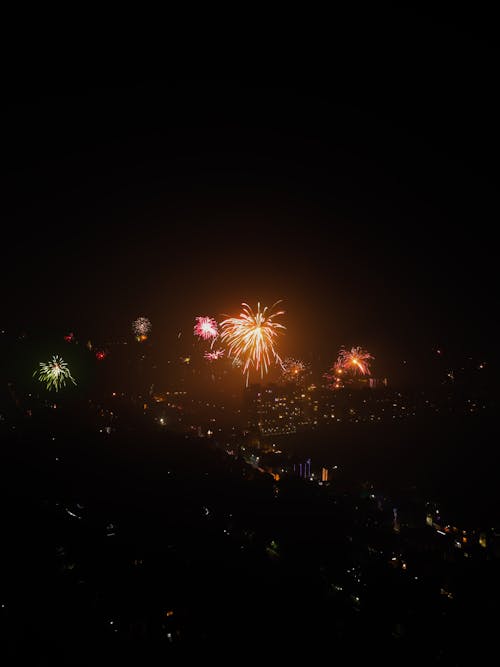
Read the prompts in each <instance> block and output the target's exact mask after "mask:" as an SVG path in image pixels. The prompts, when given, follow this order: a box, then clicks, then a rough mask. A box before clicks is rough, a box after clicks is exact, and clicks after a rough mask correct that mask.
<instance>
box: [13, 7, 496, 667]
mask: <svg viewBox="0 0 500 667" xmlns="http://www.w3.org/2000/svg"><path fill="white" fill-rule="evenodd" d="M397 34H398V35H399V36H398V37H396V36H395V35H394V34H393V33H391V35H390V38H389V37H387V39H384V40H382V39H380V42H379V41H377V40H375V41H376V42H377V46H374V47H373V49H374V50H373V49H372V47H371V46H370V48H369V46H368V45H367V44H365V46H364V48H363V49H361V48H360V49H359V50H358V52H357V55H358V57H359V59H360V60H359V63H358V61H357V60H356V61H354V60H353V61H350V62H349V66H348V67H347V66H346V67H341V66H340V61H339V63H336V65H335V66H336V67H338V68H339V69H338V71H336V70H335V67H333V65H332V69H330V68H329V67H327V63H328V61H327V60H326V59H323V66H322V67H321V68H320V67H318V68H316V69H315V70H314V72H312V73H311V74H310V75H309V76H306V77H302V76H301V75H300V73H299V71H297V76H296V77H295V78H291V77H290V78H289V77H286V76H283V78H282V79H279V78H278V79H277V80H273V81H268V80H264V78H259V79H258V80H257V79H252V80H245V78H244V77H243V76H241V77H237V78H231V77H229V78H224V77H221V78H216V77H214V78H201V77H200V78H196V77H193V78H189V77H185V78H182V77H179V78H178V79H173V80H169V79H168V78H166V77H164V76H162V77H158V78H155V77H154V76H153V75H151V76H146V75H145V74H144V72H142V71H140V69H139V68H135V69H133V70H130V71H129V72H128V74H127V76H123V77H121V76H119V75H118V74H115V76H114V77H111V78H110V77H108V76H106V75H105V73H104V72H103V71H96V72H93V71H92V72H91V71H90V68H89V69H88V70H86V69H85V67H83V68H82V69H81V70H78V71H76V70H72V76H71V77H70V76H63V73H62V70H61V74H60V75H58V73H57V72H52V73H51V75H48V74H44V75H42V74H38V73H37V72H36V70H35V69H33V70H31V71H30V73H27V74H26V76H24V77H17V76H16V77H15V78H13V79H12V80H6V82H5V84H4V93H5V99H6V102H5V104H4V105H3V108H2V111H1V113H2V121H3V122H2V127H3V139H4V141H3V151H2V153H3V164H4V179H3V181H4V190H5V194H4V196H3V198H2V208H3V215H2V218H3V221H4V226H3V229H4V243H3V244H2V246H3V253H2V264H3V267H4V279H3V281H2V317H1V318H0V358H1V364H0V380H1V381H0V436H1V457H2V460H1V467H0V471H1V481H0V493H1V514H0V517H1V525H2V549H1V556H0V565H1V567H0V638H1V646H2V650H1V656H2V664H4V665H13V666H14V665H21V664H29V665H33V666H44V667H45V666H46V665H47V667H48V666H49V665H52V666H59V665H61V666H66V665H68V666H70V665H71V666H74V667H78V666H82V667H83V666H87V665H88V666H90V665H101V664H102V665H115V664H116V665H118V664H123V663H127V664H128V663H129V662H130V664H134V665H159V664H186V661H188V660H189V659H191V658H194V657H195V656H198V655H202V656H203V659H204V660H205V661H206V660H209V661H211V660H212V659H215V660H218V661H219V662H225V661H229V660H231V662H234V661H241V660H243V661H245V659H247V658H249V657H250V656H253V655H255V659H256V660H259V661H260V662H263V664H267V662H276V661H278V660H280V659H282V660H285V661H286V662H288V661H289V659H290V658H292V659H294V657H295V658H296V659H297V660H298V659H299V655H301V654H302V653H303V654H304V655H305V656H307V659H309V660H317V659H327V660H329V661H333V662H337V663H338V664H342V665H343V664H354V665H357V664H369V663H370V662H372V663H373V662H379V661H382V664H386V665H392V664H394V665H396V664H397V665H401V664H429V665H453V666H458V665H470V664H474V663H475V662H482V661H484V660H486V659H489V658H488V656H489V655H490V654H491V652H492V651H493V655H495V654H496V653H497V650H496V644H495V638H496V637H495V633H494V631H493V629H494V628H495V625H496V620H497V618H498V616H499V614H500V483H499V472H498V471H499V469H500V455H499V454H498V387H499V376H498V369H497V367H498V363H497V358H496V357H497V351H496V344H497V342H496V337H495V332H496V328H497V327H496V324H495V322H496V313H495V311H496V290H495V289H494V287H495V286H496V282H497V281H496V272H497V270H496V263H497V262H496V244H495V241H494V235H493V232H492V229H493V228H494V224H495V220H496V214H495V211H496V210H497V208H498V201H497V200H498V197H497V193H496V188H497V181H498V164H497V159H496V155H497V153H498V149H499V148H500V142H499V130H498V112H499V107H498V101H497V100H496V96H495V91H494V90H493V88H494V86H493V81H494V80H495V79H494V76H495V73H496V70H497V65H498V44H495V43H494V42H493V41H492V38H491V35H489V36H488V35H485V34H483V33H482V32H481V31H480V30H479V28H478V26H477V25H476V24H474V22H471V23H469V22H468V21H466V20H465V19H460V18H457V19H456V20H451V19H450V20H448V19H447V20H446V21H440V20H439V19H438V18H437V17H434V19H433V20H430V19H429V17H427V16H425V15H424V14H419V15H413V16H412V18H411V20H408V22H406V20H404V21H402V24H401V26H400V29H399V31H398V33H397ZM395 54H397V57H396V56H395ZM177 660H178V661H179V663H177V662H175V663H172V661H177ZM169 661H170V662H169Z"/></svg>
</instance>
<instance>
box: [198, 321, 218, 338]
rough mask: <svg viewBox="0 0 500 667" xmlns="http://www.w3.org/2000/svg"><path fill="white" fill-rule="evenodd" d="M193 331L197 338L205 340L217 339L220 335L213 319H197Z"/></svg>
mask: <svg viewBox="0 0 500 667" xmlns="http://www.w3.org/2000/svg"><path fill="white" fill-rule="evenodd" d="M193 331H194V335H195V336H198V338H202V339H203V340H210V339H215V338H216V337H217V333H218V325H217V322H216V321H215V320H214V319H212V318H211V317H208V316H205V317H197V318H196V324H195V325H194V329H193Z"/></svg>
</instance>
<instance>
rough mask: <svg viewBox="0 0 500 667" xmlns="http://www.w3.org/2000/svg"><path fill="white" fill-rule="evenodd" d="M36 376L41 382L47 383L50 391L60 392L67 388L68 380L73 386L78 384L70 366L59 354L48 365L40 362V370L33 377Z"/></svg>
mask: <svg viewBox="0 0 500 667" xmlns="http://www.w3.org/2000/svg"><path fill="white" fill-rule="evenodd" d="M35 376H38V379H39V380H40V382H44V383H45V386H46V388H47V389H48V390H49V391H51V390H52V389H55V390H56V391H59V389H61V388H62V387H64V386H66V381H67V380H71V382H72V383H73V384H76V382H75V379H74V378H73V377H72V376H71V373H70V372H69V368H68V364H67V363H66V362H65V361H64V359H63V358H62V357H60V356H58V355H57V354H56V355H54V356H53V357H52V359H51V360H50V361H48V362H47V363H44V362H40V368H39V369H38V370H36V371H35V372H34V373H33V377H35Z"/></svg>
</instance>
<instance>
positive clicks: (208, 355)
mask: <svg viewBox="0 0 500 667" xmlns="http://www.w3.org/2000/svg"><path fill="white" fill-rule="evenodd" d="M224 354H225V352H224V350H211V351H209V352H205V354H204V355H203V356H204V358H205V359H206V360H207V361H217V359H221V358H222V357H223V356H224Z"/></svg>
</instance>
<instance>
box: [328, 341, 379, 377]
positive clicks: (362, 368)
mask: <svg viewBox="0 0 500 667" xmlns="http://www.w3.org/2000/svg"><path fill="white" fill-rule="evenodd" d="M371 359H374V357H373V356H372V355H371V354H370V353H369V352H367V351H366V350H363V348H362V347H352V348H351V349H350V350H346V349H345V348H344V347H342V348H340V352H339V356H338V358H337V361H336V362H335V365H334V370H335V371H336V372H337V373H342V372H347V371H352V372H353V373H354V375H357V374H360V375H370V361H371Z"/></svg>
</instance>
